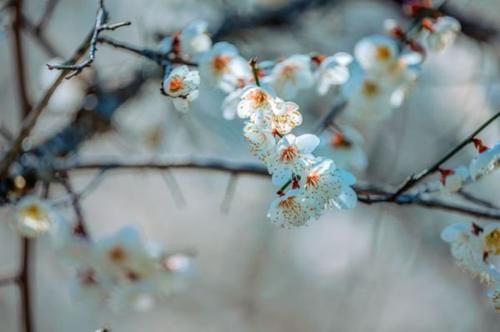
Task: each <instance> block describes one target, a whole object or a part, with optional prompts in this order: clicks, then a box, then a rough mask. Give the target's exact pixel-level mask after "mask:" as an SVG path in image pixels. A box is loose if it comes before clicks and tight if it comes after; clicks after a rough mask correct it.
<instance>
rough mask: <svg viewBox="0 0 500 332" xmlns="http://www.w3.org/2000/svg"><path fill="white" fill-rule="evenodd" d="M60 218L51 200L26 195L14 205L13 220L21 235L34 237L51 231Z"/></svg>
mask: <svg viewBox="0 0 500 332" xmlns="http://www.w3.org/2000/svg"><path fill="white" fill-rule="evenodd" d="M58 218H60V217H59V216H58V215H57V212H56V211H55V209H54V208H53V207H52V206H51V205H50V203H49V202H47V201H45V200H42V199H40V198H38V197H36V196H25V197H24V198H22V199H21V200H20V201H19V202H17V203H16V204H15V206H14V207H13V211H12V216H11V221H12V225H13V226H14V228H15V229H16V230H17V231H18V232H19V233H20V234H21V235H23V236H26V237H30V238H33V237H37V236H40V235H42V234H47V233H49V232H50V231H51V230H52V227H53V226H54V224H55V222H56V220H57V219H58Z"/></svg>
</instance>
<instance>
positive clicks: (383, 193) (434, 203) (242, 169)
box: [54, 158, 500, 220]
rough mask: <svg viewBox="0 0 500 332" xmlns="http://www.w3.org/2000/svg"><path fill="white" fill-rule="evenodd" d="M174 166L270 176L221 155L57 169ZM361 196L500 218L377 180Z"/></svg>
mask: <svg viewBox="0 0 500 332" xmlns="http://www.w3.org/2000/svg"><path fill="white" fill-rule="evenodd" d="M171 169H203V170H209V171H221V172H229V173H230V174H232V176H235V175H239V174H248V175H255V176H266V177H267V176H269V173H268V171H267V169H266V168H265V167H264V166H263V165H260V164H257V163H245V162H234V161H229V160H224V159H217V158H186V159H176V160H170V161H168V162H157V163H112V162H111V163H86V164H73V165H71V164H67V165H64V166H61V167H59V168H56V169H55V170H54V171H56V172H73V171H86V170H87V171H88V170H99V171H100V172H108V171H111V170H122V171H123V170H171ZM354 190H355V191H356V193H357V194H358V200H359V201H360V202H362V203H365V204H377V203H390V204H397V205H416V206H421V207H425V208H429V209H438V210H445V211H451V212H456V213H460V214H464V215H469V216H473V217H477V218H487V219H495V220H500V210H499V209H493V208H484V207H476V206H473V207H469V206H463V205H459V204H454V203H449V202H446V201H443V200H439V199H436V198H433V197H432V196H430V195H428V194H422V193H416V194H400V195H398V196H396V197H394V195H395V190H393V189H391V188H385V187H383V186H377V185H373V184H358V185H356V186H354Z"/></svg>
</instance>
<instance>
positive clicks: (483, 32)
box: [389, 0, 500, 42]
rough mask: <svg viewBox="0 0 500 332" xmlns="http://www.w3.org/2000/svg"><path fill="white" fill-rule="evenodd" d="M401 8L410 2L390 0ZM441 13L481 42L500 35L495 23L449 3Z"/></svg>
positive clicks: (465, 32)
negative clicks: (452, 19) (458, 23)
mask: <svg viewBox="0 0 500 332" xmlns="http://www.w3.org/2000/svg"><path fill="white" fill-rule="evenodd" d="M389 2H392V3H395V4H397V5H399V6H401V5H403V4H405V3H408V0H389ZM439 11H440V12H441V13H442V14H443V15H447V16H452V17H454V18H456V19H457V20H458V21H459V22H460V24H461V25H462V32H463V33H464V34H465V35H467V36H469V37H471V38H473V39H476V40H479V41H483V42H489V41H493V40H495V39H497V38H498V37H499V35H500V31H499V28H498V27H495V26H494V23H495V22H488V21H487V20H485V19H484V18H482V17H479V16H478V15H474V14H471V13H470V11H466V12H461V11H460V10H458V9H456V8H455V7H454V6H453V5H450V4H449V3H444V4H443V5H442V6H440V8H439Z"/></svg>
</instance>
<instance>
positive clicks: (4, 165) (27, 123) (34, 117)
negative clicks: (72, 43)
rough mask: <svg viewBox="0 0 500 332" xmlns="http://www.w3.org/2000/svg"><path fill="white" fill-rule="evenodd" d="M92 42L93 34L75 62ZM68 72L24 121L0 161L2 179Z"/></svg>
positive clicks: (78, 51)
mask: <svg viewBox="0 0 500 332" xmlns="http://www.w3.org/2000/svg"><path fill="white" fill-rule="evenodd" d="M90 40H91V34H89V35H88V36H87V37H86V38H85V40H84V41H83V43H82V44H81V45H80V47H79V48H78V49H77V50H76V52H75V53H74V55H73V56H72V57H71V59H74V61H76V60H78V59H79V58H80V57H81V56H82V55H83V54H84V52H85V51H86V50H87V48H88V45H89V42H90ZM68 71H69V70H63V71H62V72H61V74H60V75H59V76H58V78H57V79H56V80H55V81H54V83H52V85H51V86H50V87H49V88H48V90H47V91H46V92H45V94H44V95H43V97H42V98H41V100H40V101H39V102H38V103H37V104H36V105H35V106H34V107H33V109H32V110H31V111H30V112H29V114H28V115H27V117H26V118H25V119H24V121H23V124H22V127H21V131H20V133H19V134H18V136H17V138H16V140H15V141H14V143H13V144H12V146H11V148H10V149H9V151H8V152H7V153H6V154H5V156H4V157H3V159H2V160H1V161H0V179H1V178H3V177H5V175H6V174H7V172H8V170H9V167H10V166H11V164H12V163H13V162H14V161H15V160H16V158H17V157H19V156H20V155H21V154H22V152H23V142H24V140H25V139H26V138H27V137H28V136H29V135H30V134H31V131H32V130H33V128H34V126H35V124H36V122H37V121H38V118H39V117H40V115H41V114H42V112H43V110H44V109H45V106H47V103H48V102H49V99H50V97H52V94H53V93H54V91H55V90H56V88H57V87H58V86H59V84H60V83H61V82H62V80H63V78H64V76H65V75H66V74H67V72H68ZM0 187H1V186H0ZM0 191H1V189H0Z"/></svg>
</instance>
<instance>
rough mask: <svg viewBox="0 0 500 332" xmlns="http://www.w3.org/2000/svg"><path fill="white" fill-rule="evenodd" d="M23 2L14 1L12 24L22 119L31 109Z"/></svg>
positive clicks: (19, 0)
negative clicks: (24, 39) (24, 41)
mask: <svg viewBox="0 0 500 332" xmlns="http://www.w3.org/2000/svg"><path fill="white" fill-rule="evenodd" d="M22 11H23V0H16V1H14V12H15V16H14V22H13V24H12V29H13V37H14V38H13V43H14V47H13V50H14V59H15V62H16V66H15V70H16V76H17V80H16V81H17V91H18V94H19V103H20V105H21V114H22V116H21V118H24V117H25V116H27V115H28V113H29V112H30V109H31V105H30V101H29V96H28V90H27V84H26V70H25V66H26V63H25V61H24V47H23V41H22V37H21V28H22V24H23V14H22Z"/></svg>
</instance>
